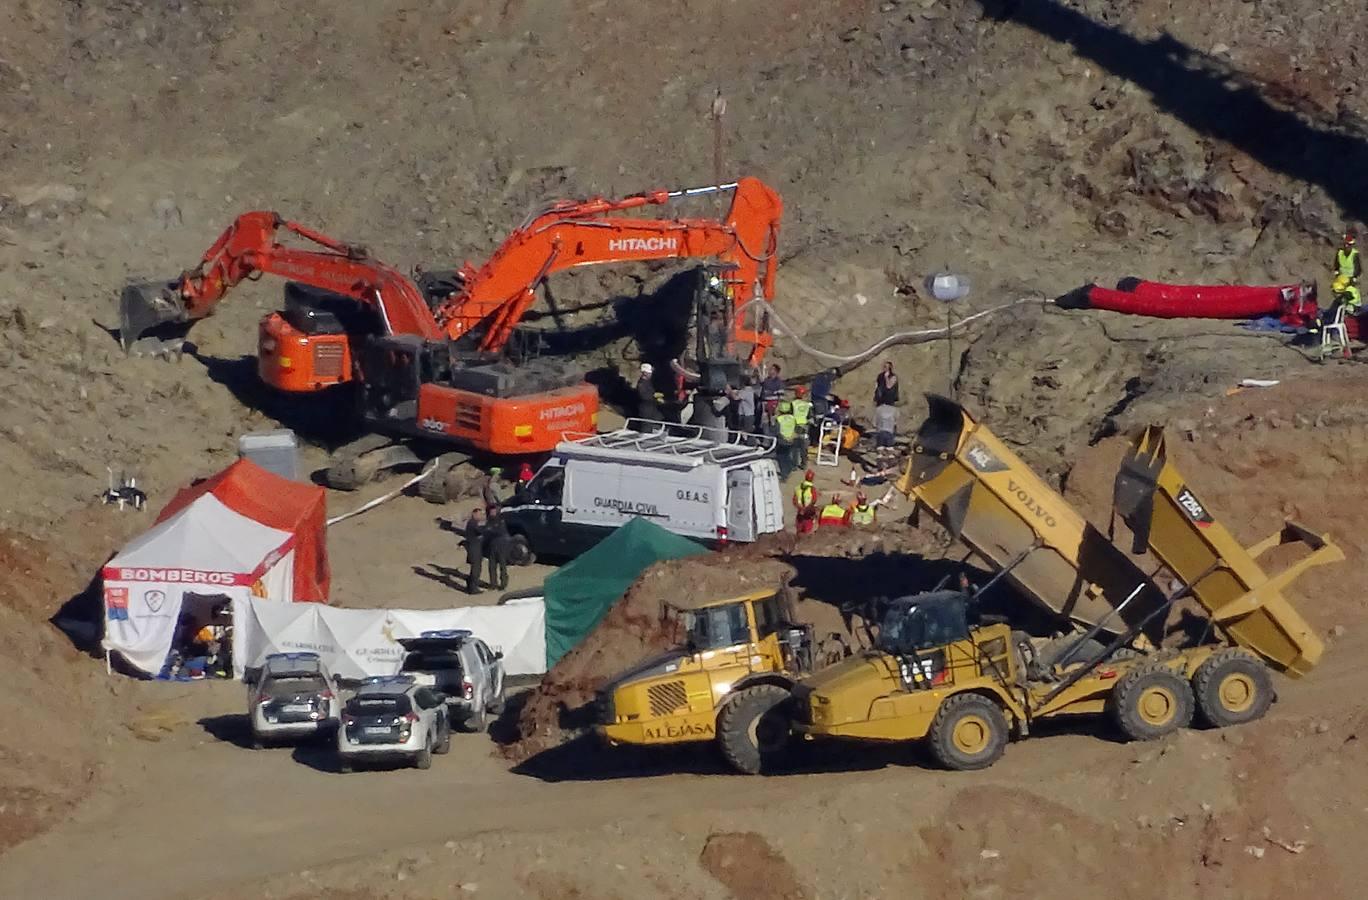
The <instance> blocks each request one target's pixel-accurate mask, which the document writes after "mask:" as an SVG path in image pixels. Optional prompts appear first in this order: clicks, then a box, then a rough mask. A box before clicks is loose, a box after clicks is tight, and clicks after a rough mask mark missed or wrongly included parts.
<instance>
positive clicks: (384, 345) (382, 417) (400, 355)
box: [361, 334, 451, 424]
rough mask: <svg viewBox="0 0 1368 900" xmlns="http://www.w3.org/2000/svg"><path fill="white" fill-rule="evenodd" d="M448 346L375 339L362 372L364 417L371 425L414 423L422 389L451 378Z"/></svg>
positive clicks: (404, 338) (412, 338)
mask: <svg viewBox="0 0 1368 900" xmlns="http://www.w3.org/2000/svg"><path fill="white" fill-rule="evenodd" d="M450 367H451V366H450V361H449V355H448V354H447V350H446V345H445V344H444V343H441V342H437V341H425V340H423V339H422V338H420V337H418V336H417V335H412V334H395V335H386V336H384V337H373V338H371V339H370V340H368V341H367V342H366V346H365V349H364V351H363V353H362V366H361V369H362V371H363V372H364V373H365V376H366V377H365V381H364V385H365V386H364V400H363V405H364V414H365V417H366V419H367V420H368V421H369V422H371V423H372V424H375V423H380V422H385V421H388V420H399V421H404V420H409V421H412V420H413V419H414V417H415V416H416V415H417V411H418V389H419V387H420V386H421V385H423V384H427V383H432V382H436V381H442V380H444V379H445V378H447V377H448V376H449V374H450Z"/></svg>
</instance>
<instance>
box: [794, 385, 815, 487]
mask: <svg viewBox="0 0 1368 900" xmlns="http://www.w3.org/2000/svg"><path fill="white" fill-rule="evenodd" d="M793 421H794V422H795V423H797V425H798V436H797V438H796V439H795V440H794V442H793V451H794V458H795V459H796V462H795V464H794V466H795V468H802V467H803V466H806V465H807V461H808V445H809V438H808V429H809V428H811V427H812V401H811V400H809V399H808V398H807V388H805V387H803V386H802V385H801V384H800V385H798V386H797V387H795V388H794V389H793Z"/></svg>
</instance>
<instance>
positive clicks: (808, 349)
mask: <svg viewBox="0 0 1368 900" xmlns="http://www.w3.org/2000/svg"><path fill="white" fill-rule="evenodd" d="M764 302H765V301H764V300H751V301H750V302H749V303H746V304H745V305H744V306H742V307H741V309H739V310H737V314H738V315H739V314H740V313H741V312H742V311H744V310H745V309H746V307H748V306H751V305H752V304H755V303H764ZM1053 302H1054V301H1053V300H1046V299H1044V298H1040V297H1022V298H1021V299H1019V300H1013V301H1011V302H1010V303H1003V304H1001V305H998V306H994V307H992V308H990V309H985V310H983V311H982V312H976V313H974V314H973V315H972V316H966V317H965V318H963V319H960V320H959V321H958V322H952V323H951V324H950V325H948V326H942V327H940V328H922V329H919V330H917V331H900V332H898V333H896V334H890V335H889V336H888V337H886V338H884V339H883V340H881V341H879V342H878V343H876V344H874V345H872V346H871V347H869V348H868V349H867V350H862V351H860V352H859V353H856V354H854V355H849V356H847V355H842V354H840V353H828V352H826V351H825V350H818V349H817V348H815V347H813V346H812V345H810V344H808V343H807V342H806V341H804V340H803V339H802V338H800V337H799V336H798V333H797V332H796V331H795V330H794V329H792V328H789V327H788V325H787V324H786V323H785V321H784V319H783V317H782V316H781V315H780V314H779V311H778V310H776V309H774V308H773V307H770V308H769V310H768V311H769V316H770V321H771V322H773V323H774V324H776V325H778V326H779V327H780V328H781V329H783V332H784V336H785V337H787V338H789V339H790V340H792V341H793V342H794V343H795V344H797V345H798V349H800V350H802V351H803V352H804V353H807V354H808V355H810V356H815V357H817V358H818V359H825V360H830V361H832V362H838V363H856V362H862V361H864V360H866V359H868V358H869V357H871V356H873V355H875V354H876V353H879V352H880V351H882V350H883V349H884V348H886V347H890V346H892V345H893V344H899V343H903V342H906V341H912V340H924V341H925V340H934V339H935V338H938V337H945V336H948V335H949V334H950V333H951V332H953V331H955V330H956V329H959V328H963V327H964V326H966V325H968V324H969V323H971V322H974V321H975V320H977V319H982V318H984V317H985V316H991V315H992V314H993V313H999V312H1002V311H1003V310H1004V309H1011V308H1012V307H1015V306H1021V305H1023V304H1026V303H1046V304H1048V303H1053Z"/></svg>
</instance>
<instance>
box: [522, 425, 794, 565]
mask: <svg viewBox="0 0 1368 900" xmlns="http://www.w3.org/2000/svg"><path fill="white" fill-rule="evenodd" d="M774 446H775V445H774V439H773V438H769V437H761V436H758V435H750V434H742V433H740V432H735V431H722V430H719V429H703V428H699V427H698V426H694V425H670V424H667V423H664V422H649V421H644V420H640V419H629V420H628V422H627V427H625V428H622V429H619V430H618V431H610V432H607V433H605V434H596V435H591V436H589V437H583V438H577V439H575V440H569V441H562V442H561V443H560V444H558V445H556V451H555V453H554V454H553V455H552V456H551V459H550V460H548V461H547V462H546V464H545V465H544V466H542V467H541V469H540V470H539V471H538V472H537V474H536V475H535V476H533V478H532V480H531V481H530V482H528V484H527V485H526V486H525V487H523V488H520V489H519V490H518V491H517V493H515V494H514V495H513V497H511V498H510V499H508V500H505V501H504V502H503V503H502V504H501V505H500V510H501V512H502V515H503V519H504V522H505V523H506V524H507V526H508V531H509V533H510V534H511V535H512V536H513V554H512V560H511V561H512V562H513V563H514V564H518V565H522V564H526V563H530V562H534V561H535V560H536V559H537V558H538V557H541V558H548V557H554V558H556V559H570V558H573V557H576V556H578V555H580V554H581V553H583V552H584V551H586V550H588V549H589V548H590V547H593V546H594V545H595V544H597V543H598V542H599V541H601V540H603V539H604V538H605V537H607V536H608V535H610V534H612V533H613V531H614V529H616V528H618V527H619V526H622V525H625V524H627V523H628V522H630V521H631V520H632V519H633V518H636V517H637V516H641V517H644V518H647V519H650V520H651V521H652V522H655V523H656V524H657V525H659V526H660V527H662V528H664V529H665V530H666V531H673V532H674V533H675V534H680V535H683V536H684V537H688V538H693V539H695V540H699V541H702V542H703V543H705V544H707V545H708V546H710V547H718V546H722V545H724V544H728V543H745V542H749V541H754V540H755V539H756V538H758V537H759V536H760V535H762V534H770V533H773V532H777V531H783V530H784V502H783V501H784V497H783V487H782V485H780V483H779V467H778V464H777V463H776V462H775V460H774Z"/></svg>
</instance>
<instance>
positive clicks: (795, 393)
mask: <svg viewBox="0 0 1368 900" xmlns="http://www.w3.org/2000/svg"><path fill="white" fill-rule="evenodd" d="M805 394H807V388H805V387H803V386H802V385H801V384H800V385H798V386H797V387H796V388H794V389H793V396H795V397H802V396H804V395H805Z"/></svg>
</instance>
